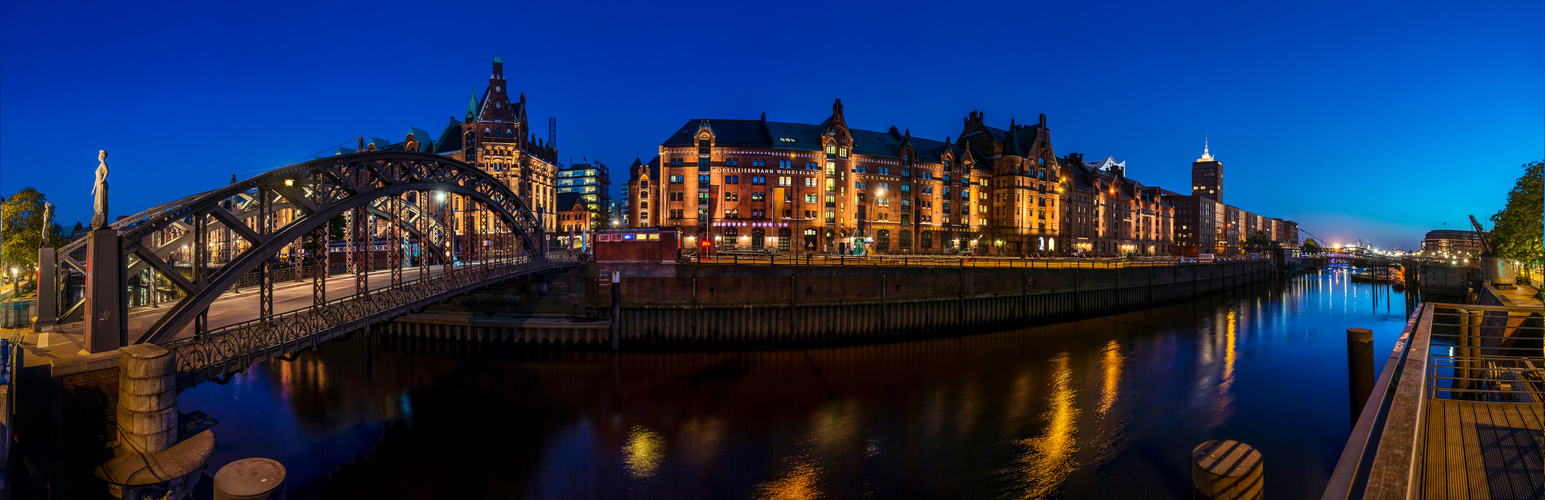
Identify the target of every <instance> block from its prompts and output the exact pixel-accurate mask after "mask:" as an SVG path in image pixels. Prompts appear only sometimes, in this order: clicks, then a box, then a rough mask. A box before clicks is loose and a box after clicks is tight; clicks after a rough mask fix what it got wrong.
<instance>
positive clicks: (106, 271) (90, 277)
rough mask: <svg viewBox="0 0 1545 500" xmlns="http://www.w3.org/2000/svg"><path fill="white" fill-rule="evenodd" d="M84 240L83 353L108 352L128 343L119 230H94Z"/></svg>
mask: <svg viewBox="0 0 1545 500" xmlns="http://www.w3.org/2000/svg"><path fill="white" fill-rule="evenodd" d="M86 238H87V241H86V304H85V307H86V310H85V314H86V317H85V324H86V350H87V351H89V352H92V353H98V352H107V351H111V350H114V349H117V348H119V347H121V346H123V345H124V344H125V343H127V342H126V340H125V339H124V337H125V336H126V334H127V332H126V331H125V330H124V328H125V324H124V323H125V318H124V316H125V315H126V313H127V311H126V310H127V309H128V308H127V307H126V305H125V303H124V297H123V289H124V281H123V279H124V276H123V265H122V264H123V263H122V262H119V259H120V256H121V255H122V252H121V248H122V246H121V244H120V240H121V237H120V236H118V231H115V230H112V229H97V230H93V231H91V233H90V234H88V235H87V236H86Z"/></svg>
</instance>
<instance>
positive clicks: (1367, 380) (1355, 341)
mask: <svg viewBox="0 0 1545 500" xmlns="http://www.w3.org/2000/svg"><path fill="white" fill-rule="evenodd" d="M1373 382H1374V375H1373V330H1369V329H1367V328H1348V329H1347V389H1348V394H1349V395H1350V397H1351V398H1352V401H1351V403H1352V406H1351V408H1352V423H1353V424H1354V425H1355V424H1356V423H1357V417H1358V416H1359V415H1362V413H1363V405H1365V404H1367V403H1368V396H1369V395H1371V394H1373Z"/></svg>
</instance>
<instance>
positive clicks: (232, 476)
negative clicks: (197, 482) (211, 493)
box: [214, 458, 285, 500]
mask: <svg viewBox="0 0 1545 500" xmlns="http://www.w3.org/2000/svg"><path fill="white" fill-rule="evenodd" d="M284 475H285V470H284V464H281V463H279V462H278V461H275V460H270V459H267V458H244V459H241V460H237V461H235V462H231V463H228V464H225V467H221V468H220V471H219V472H216V473H215V487H214V490H215V500H284Z"/></svg>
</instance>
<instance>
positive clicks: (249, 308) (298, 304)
mask: <svg viewBox="0 0 1545 500" xmlns="http://www.w3.org/2000/svg"><path fill="white" fill-rule="evenodd" d="M468 265H469V264H462V265H458V266H457V268H458V269H459V268H465V267H467V266H468ZM471 265H475V264H471ZM443 272H444V268H443V267H441V266H432V267H430V268H429V274H428V275H427V276H430V277H433V276H439V275H440V274H441V273H443ZM419 273H420V271H419V268H417V267H413V268H408V269H404V270H403V272H402V279H403V281H412V280H415V279H419V278H420V277H421V275H420V274H419ZM369 283H370V290H379V289H382V288H386V287H388V286H391V284H392V279H391V270H384V271H375V272H372V273H370V278H369ZM351 295H354V275H353V274H336V275H333V276H332V277H329V278H328V279H327V298H328V299H329V300H331V299H336V298H341V297H348V296H351ZM171 304H172V302H168V303H165V304H162V305H161V307H159V308H153V307H149V306H143V307H135V308H131V309H129V317H128V320H127V322H128V330H129V338H130V339H135V338H138V337H139V335H140V334H142V333H144V332H145V331H146V330H148V329H150V327H151V325H154V324H155V322H156V320H159V319H161V316H162V315H164V314H166V312H167V311H168V310H170V307H169V306H170V305H171ZM311 304H312V299H311V279H310V278H306V279H305V280H303V281H286V282H279V283H275V284H274V311H275V312H276V313H283V312H286V311H293V310H297V309H304V308H307V307H310V306H311ZM257 317H258V289H257V288H256V287H251V288H245V289H242V290H241V291H240V292H226V293H225V294H224V295H221V296H220V298H218V299H216V300H215V303H214V304H212V305H210V307H209V329H211V330H213V329H217V328H220V327H224V326H229V325H234V324H237V323H241V322H245V321H251V320H254V319H257ZM84 329H85V326H84V324H83V323H80V322H75V323H70V324H66V325H63V326H62V328H60V331H61V332H63V333H65V334H67V335H70V336H71V337H72V338H73V339H79V338H81V337H80V335H81V334H82V333H83V331H84ZM191 336H193V327H192V326H188V327H186V328H183V330H182V332H180V333H179V334H178V335H177V338H178V339H181V338H186V337H191Z"/></svg>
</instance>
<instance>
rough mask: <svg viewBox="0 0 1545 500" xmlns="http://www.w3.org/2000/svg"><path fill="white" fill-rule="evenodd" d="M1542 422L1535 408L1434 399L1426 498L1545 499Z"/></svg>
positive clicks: (1429, 426)
mask: <svg viewBox="0 0 1545 500" xmlns="http://www.w3.org/2000/svg"><path fill="white" fill-rule="evenodd" d="M1541 422H1545V410H1542V409H1541V407H1540V405H1536V404H1516V403H1479V402H1472V401H1457V400H1447V399H1434V400H1432V401H1431V402H1430V404H1429V405H1428V407H1427V443H1426V445H1427V453H1426V458H1425V460H1424V461H1423V465H1424V467H1423V468H1424V470H1425V480H1424V481H1423V490H1424V495H1423V496H1424V497H1425V498H1449V499H1460V498H1466V499H1468V498H1532V499H1545V465H1542V463H1545V451H1542V449H1541V447H1542V446H1545V436H1542V429H1545V427H1542V426H1541Z"/></svg>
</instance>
